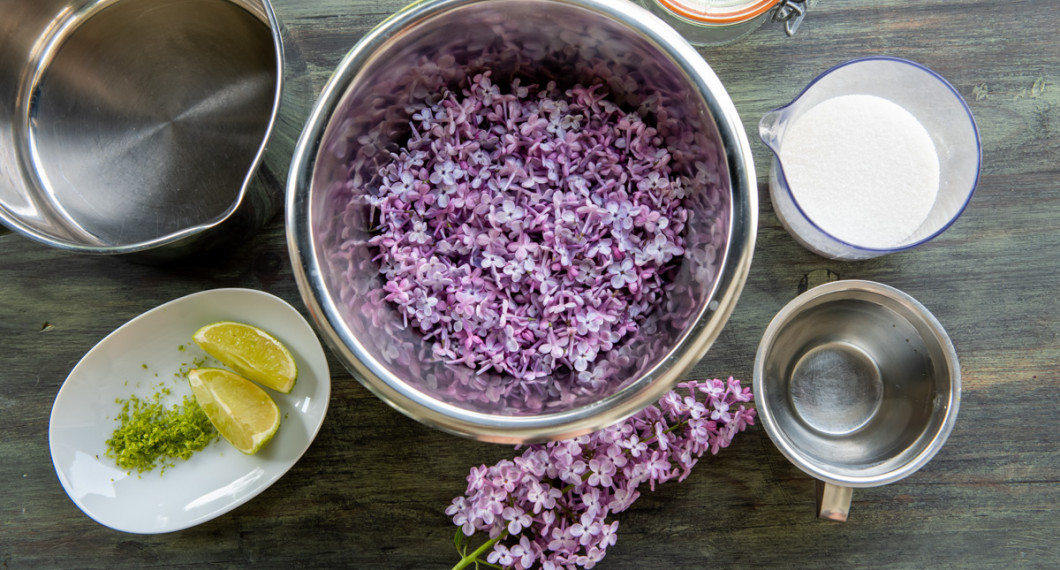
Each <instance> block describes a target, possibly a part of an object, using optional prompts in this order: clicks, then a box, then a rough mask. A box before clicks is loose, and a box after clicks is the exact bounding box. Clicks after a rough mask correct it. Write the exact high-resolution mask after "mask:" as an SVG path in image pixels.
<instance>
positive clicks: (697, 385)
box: [445, 377, 755, 570]
mask: <svg viewBox="0 0 1060 570" xmlns="http://www.w3.org/2000/svg"><path fill="white" fill-rule="evenodd" d="M752 398H753V396H752V394H751V390H750V388H743V387H741V386H740V382H739V381H738V380H734V379H733V378H732V377H730V378H729V379H728V381H722V380H718V379H714V380H707V381H703V382H696V381H690V382H685V383H681V384H679V385H678V389H677V390H674V391H672V392H669V393H667V394H666V395H665V396H664V397H663V398H662V399H661V400H660V401H659V402H658V405H657V406H649V407H647V408H645V409H644V410H643V411H641V412H639V413H638V414H636V415H635V416H633V417H632V418H630V419H628V420H626V421H624V422H621V423H620V424H618V425H615V426H612V427H609V428H606V429H604V430H601V431H599V432H596V433H594V434H592V435H588V436H582V437H577V438H574V439H569V440H565V441H559V442H552V443H548V444H545V445H534V446H530V447H528V448H527V449H526V451H524V452H523V454H522V455H521V456H519V457H516V458H515V459H514V460H511V461H509V460H502V461H500V462H498V463H497V464H495V465H493V466H491V467H486V466H485V465H482V466H480V467H475V468H472V469H471V473H470V474H469V475H468V477H467V481H468V485H467V492H466V493H465V495H463V496H460V497H457V498H455V499H453V502H452V504H451V505H450V506H449V508H447V509H446V511H445V512H446V514H448V515H449V516H451V517H453V523H454V524H456V525H457V526H459V527H460V528H459V529H458V530H457V533H456V546H457V550H458V552H459V553H460V555H461V556H462V559H461V560H460V562H459V563H458V564H457V565H456V566H455V567H454V570H456V569H459V568H465V567H467V566H469V565H472V564H473V565H475V566H477V565H478V564H480V563H483V562H485V563H487V564H492V565H495V566H500V567H504V568H515V569H524V568H531V567H540V568H543V569H545V570H556V569H573V568H578V567H582V568H592V567H593V566H594V565H595V564H596V563H597V562H599V561H600V560H601V559H602V558H603V557H604V554H605V552H606V550H607V547H608V546H611V545H613V544H615V541H616V540H617V534H616V533H617V531H618V521H614V520H611V515H613V514H615V513H619V512H622V511H624V510H626V509H627V508H629V506H630V505H631V504H632V503H633V501H635V500H636V499H637V497H639V496H640V491H639V490H638V489H639V487H641V486H642V485H644V484H647V485H648V488H649V489H651V490H655V485H656V484H660V483H665V482H667V481H670V480H672V479H676V480H678V481H683V480H684V479H685V478H686V477H688V474H689V472H690V470H691V469H692V467H693V466H694V465H695V464H696V462H697V461H698V459H699V457H700V456H702V455H703V454H704V453H706V452H708V451H709V452H710V453H712V454H717V453H718V450H720V449H721V448H724V447H728V445H729V444H730V443H731V442H732V439H733V437H734V436H735V435H736V434H737V433H738V432H741V431H743V430H744V429H745V428H746V427H747V426H748V425H753V424H754V419H755V410H754V409H753V408H748V407H746V406H744V405H743V404H744V403H747V402H750V401H751V400H752ZM476 533H484V534H486V535H487V536H488V537H489V538H488V539H487V540H486V541H485V542H484V543H483V544H482V545H481V546H479V547H477V548H476V549H475V550H473V551H470V552H469V550H470V548H471V547H470V545H469V544H468V543H469V539H468V538H467V537H471V536H473V535H474V534H476Z"/></svg>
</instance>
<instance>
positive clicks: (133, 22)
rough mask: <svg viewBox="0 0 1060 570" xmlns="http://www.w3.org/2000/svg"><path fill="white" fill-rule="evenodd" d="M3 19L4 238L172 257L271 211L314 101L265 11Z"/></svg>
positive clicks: (76, 13) (197, 3)
mask: <svg viewBox="0 0 1060 570" xmlns="http://www.w3.org/2000/svg"><path fill="white" fill-rule="evenodd" d="M0 13H3V14H4V17H3V19H2V20H0V53H2V54H3V57H2V58H0V221H2V222H3V223H4V224H5V225H7V226H8V227H10V228H11V229H13V230H15V231H17V232H19V233H21V234H23V235H25V236H28V237H30V238H32V239H35V240H37V241H39V242H42V243H44V244H47V245H50V246H54V247H58V248H61V249H65V250H70V251H75V252H83V253H100V254H129V255H134V256H136V257H139V258H142V259H145V260H153V259H170V258H173V257H177V256H180V255H183V254H186V253H188V252H190V251H192V250H197V249H199V248H202V247H205V246H209V245H212V244H215V243H219V242H221V241H224V240H226V239H228V238H235V237H242V236H246V235H249V234H250V233H251V232H253V231H255V230H257V229H258V228H260V226H262V225H263V224H264V223H265V222H266V221H267V220H268V219H269V218H271V217H272V216H273V215H274V214H275V213H276V212H277V210H278V209H279V207H280V206H281V205H282V193H283V180H284V178H285V175H286V171H287V167H288V165H289V163H290V158H289V157H290V155H291V152H292V150H293V148H294V142H295V139H296V137H297V134H298V132H299V130H300V124H301V118H304V116H305V115H307V114H308V108H309V105H310V102H311V97H310V95H309V88H308V78H305V74H304V73H300V72H299V68H300V67H304V64H303V63H301V62H300V59H299V58H298V57H297V55H296V54H295V53H294V52H293V51H292V50H291V49H289V47H290V46H287V47H285V45H284V42H283V41H282V39H281V35H282V34H281V28H280V25H279V23H278V22H277V20H276V16H275V14H274V13H273V10H272V7H271V5H270V3H269V1H268V0H229V1H217V0H157V1H153V2H135V1H131V0H129V1H127V0H96V1H89V2H77V1H74V0H0ZM281 107H283V108H284V113H285V115H286V116H287V117H292V116H293V117H295V119H294V120H289V121H287V120H285V121H284V122H281V121H279V120H278V117H279V112H280V109H281ZM284 131H286V132H284Z"/></svg>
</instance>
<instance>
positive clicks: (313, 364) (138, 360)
mask: <svg viewBox="0 0 1060 570" xmlns="http://www.w3.org/2000/svg"><path fill="white" fill-rule="evenodd" d="M222 320H233V321H239V322H244V323H248V324H251V325H255V326H257V327H260V328H262V329H264V330H266V331H269V332H271V333H272V334H273V335H274V336H276V337H277V338H278V339H280V341H281V342H283V343H284V345H286V346H287V348H288V349H290V351H291V354H293V355H294V359H295V362H296V363H297V365H298V380H297V381H296V383H295V386H294V389H293V390H292V391H291V393H290V394H280V393H279V392H275V391H272V390H269V394H270V395H272V396H273V399H275V400H276V403H277V405H279V407H280V412H281V414H282V415H281V420H280V428H279V430H278V431H277V432H276V435H275V437H274V438H273V440H272V441H271V442H269V443H268V444H267V445H266V446H265V447H264V448H263V449H262V450H261V451H259V452H258V453H257V454H255V455H244V454H242V453H240V452H239V451H237V450H236V449H235V448H234V447H232V446H231V445H229V444H228V442H226V441H225V440H224V439H219V440H218V441H216V442H214V443H213V444H211V445H210V446H208V447H207V448H206V449H203V450H202V451H200V452H198V453H196V454H194V455H192V456H191V458H190V459H188V460H187V461H182V460H180V459H177V460H174V461H173V466H172V467H169V468H167V469H166V470H165V471H164V472H162V470H161V468H159V467H156V468H155V469H154V470H152V471H148V472H145V473H143V474H138V473H136V472H135V471H133V472H132V473H126V471H124V470H123V469H121V468H119V467H118V466H117V465H116V464H115V463H114V460H113V459H110V458H108V457H106V456H105V452H106V449H107V445H106V441H107V440H108V439H110V437H111V434H112V433H113V432H114V429H115V428H116V427H117V426H118V424H117V422H116V420H115V417H116V416H117V414H118V412H119V410H120V406H119V404H118V403H117V402H116V400H117V399H119V398H122V399H124V398H128V397H129V396H130V395H133V394H136V395H137V396H139V397H140V398H141V399H145V398H150V397H151V396H153V395H154V394H155V393H157V392H158V391H159V390H160V388H162V387H167V388H169V389H170V392H171V393H170V394H169V395H168V396H166V399H165V401H167V402H169V401H172V402H173V403H179V402H181V401H182V400H183V398H184V395H186V394H187V395H190V394H191V389H190V388H189V387H188V385H187V379H186V377H185V374H186V372H187V370H188V369H190V368H193V367H194V366H196V365H200V364H201V365H205V366H220V364H219V363H217V361H216V360H214V359H212V358H211V357H209V356H207V355H206V353H205V352H204V351H203V350H202V349H200V348H199V347H198V346H197V345H196V344H195V343H194V342H193V341H192V340H191V335H192V334H193V333H194V332H195V331H196V330H198V329H199V327H201V326H203V325H206V324H209V323H213V322H216V321H222ZM330 394H331V376H330V374H329V372H328V364H327V359H326V357H325V355H324V350H323V349H322V348H321V346H320V342H319V341H318V340H317V337H316V334H315V333H314V332H313V329H312V328H311V327H310V326H309V323H307V322H306V320H305V319H304V318H302V316H301V315H300V314H299V313H298V311H296V310H295V309H294V307H292V306H290V305H289V304H287V303H286V302H284V301H283V300H282V299H280V298H278V297H275V296H273V295H270V294H268V293H264V292H262V291H255V290H252V289H214V290H210V291H203V292H201V293H195V294H192V295H188V296H187V297H182V298H180V299H177V300H175V301H171V302H169V303H166V304H164V305H161V306H159V307H156V308H154V309H152V310H150V311H147V312H146V313H144V314H142V315H140V316H138V317H136V318H135V319H133V320H131V321H129V322H128V323H126V324H124V325H122V326H121V327H120V328H118V329H117V330H115V331H114V332H112V333H111V334H109V335H107V337H106V338H104V339H103V340H102V341H100V342H99V344H97V345H96V346H95V347H93V348H92V350H90V351H88V353H87V354H85V356H84V358H82V359H81V361H80V362H78V363H77V366H75V367H74V369H73V370H72V371H71V372H70V375H69V376H68V377H67V378H66V382H64V383H63V386H62V388H61V389H60V390H59V394H58V396H56V398H55V404H54V405H53V406H52V414H51V422H50V425H49V429H48V434H49V444H50V446H51V455H52V463H53V464H54V465H55V472H56V473H57V474H58V476H59V481H60V483H62V486H63V488H64V489H65V490H66V492H67V494H68V495H70V498H71V499H73V501H74V503H75V504H76V505H77V506H78V507H79V508H80V509H81V510H82V511H84V512H85V514H87V515H88V516H89V517H91V518H93V519H94V520H96V521H97V522H99V523H100V524H103V525H105V526H108V527H111V528H113V529H116V530H120V531H124V532H132V533H140V534H155V533H163V532H172V531H175V530H181V529H184V528H188V527H191V526H194V525H197V524H199V523H202V522H205V521H208V520H210V519H213V518H215V517H217V516H220V515H222V514H224V513H227V512H228V511H231V510H232V509H234V508H236V507H238V506H239V505H242V504H243V503H245V502H247V501H249V500H250V499H252V498H253V497H255V496H256V495H258V494H259V493H261V492H262V491H264V490H265V489H266V488H268V487H269V485H271V484H273V483H274V482H276V480H278V479H279V478H280V477H282V476H283V474H284V473H286V472H287V470H288V469H290V468H291V467H292V466H293V465H294V464H295V462H297V461H298V459H299V458H301V457H302V454H303V453H305V451H306V450H307V449H308V448H309V445H310V443H312V441H313V439H314V438H315V437H316V435H317V432H318V431H319V430H320V426H321V424H322V423H323V421H324V414H325V412H326V411H327V407H328V398H329V396H330Z"/></svg>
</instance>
